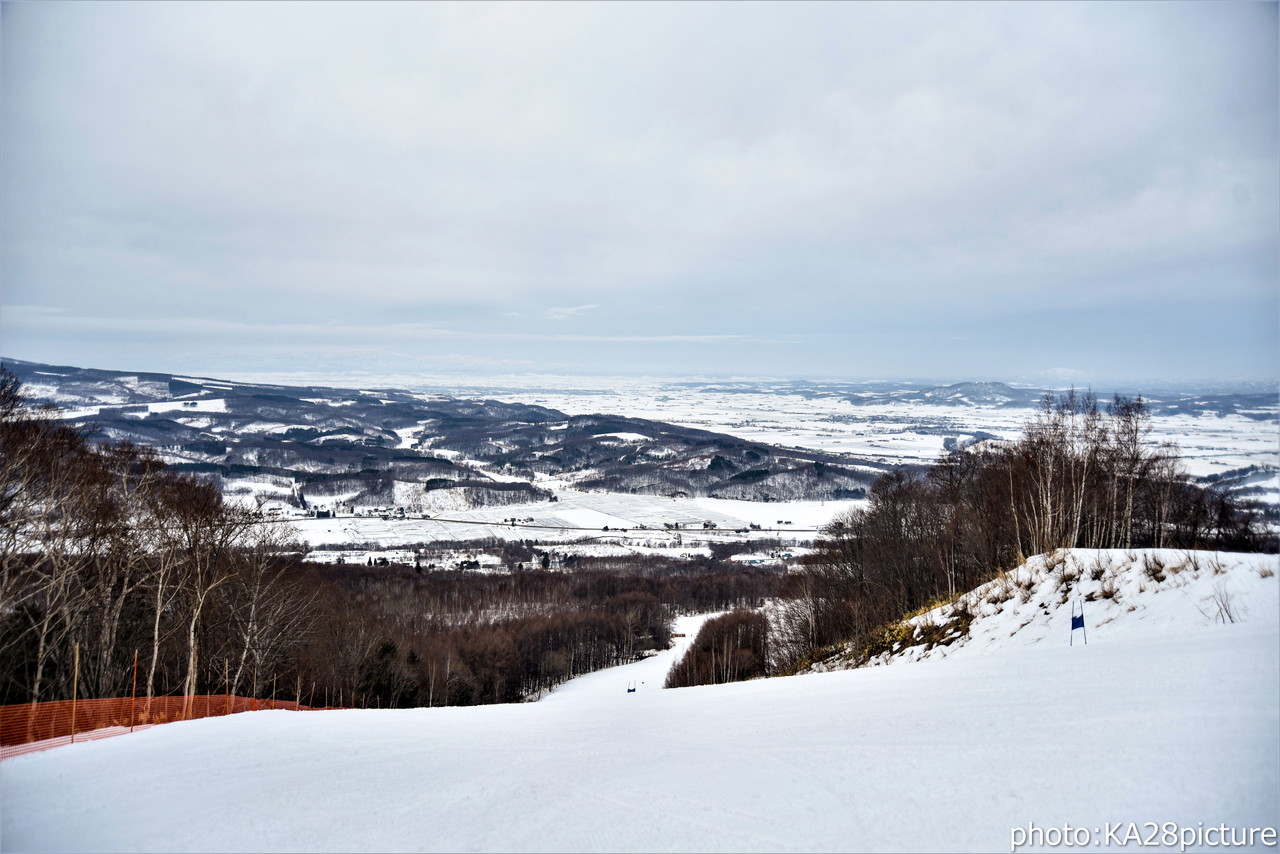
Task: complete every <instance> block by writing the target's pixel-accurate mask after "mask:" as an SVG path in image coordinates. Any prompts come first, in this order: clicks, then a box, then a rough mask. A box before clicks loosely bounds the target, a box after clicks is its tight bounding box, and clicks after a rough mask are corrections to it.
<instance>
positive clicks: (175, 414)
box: [5, 360, 886, 510]
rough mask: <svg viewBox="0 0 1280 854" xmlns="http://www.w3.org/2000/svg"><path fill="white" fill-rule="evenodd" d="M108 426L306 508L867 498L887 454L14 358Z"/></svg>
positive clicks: (401, 396)
mask: <svg viewBox="0 0 1280 854" xmlns="http://www.w3.org/2000/svg"><path fill="white" fill-rule="evenodd" d="M5 365H6V367H8V368H9V369H10V370H11V371H13V372H14V374H15V375H17V377H18V378H19V379H20V380H21V381H22V382H23V384H24V387H25V390H26V391H27V393H28V394H29V395H30V396H31V397H32V398H33V399H34V400H36V401H40V402H48V403H52V404H55V405H57V406H59V407H62V408H63V410H64V412H65V415H64V418H65V419H66V420H69V421H73V422H79V423H85V424H90V423H92V424H93V425H95V427H96V431H97V432H96V433H95V437H96V438H99V439H101V440H112V441H120V440H128V441H131V442H135V443H137V444H140V445H148V446H151V447H153V448H155V449H157V450H158V451H159V452H160V453H161V454H162V455H163V457H164V458H165V460H166V461H167V462H169V463H170V464H171V465H173V466H174V467H176V468H178V469H182V470H188V471H195V472H201V473H204V474H206V475H209V476H212V477H214V478H216V479H218V480H219V481H220V482H221V483H222V485H223V488H224V490H226V491H229V492H232V493H235V492H240V493H253V494H255V495H260V496H263V497H264V498H274V499H279V500H281V501H285V502H287V503H292V504H296V505H299V506H306V505H308V504H321V503H323V504H325V505H326V506H342V505H346V506H371V505H376V506H401V507H406V508H411V509H417V510H433V509H434V510H438V509H457V508H462V507H474V506H481V505H492V504H515V503H521V502H526V501H533V500H548V499H550V498H551V497H552V493H551V492H550V491H548V490H547V489H545V488H544V487H543V486H540V485H539V483H545V482H546V481H547V479H548V478H556V479H559V480H562V481H566V482H570V483H572V484H574V485H576V486H578V487H580V488H583V489H600V490H608V491H613V492H629V493H640V494H652V495H664V496H715V497H722V498H736V499H745V500H751V501H786V500H795V499H814V500H816V499H839V498H850V497H858V496H861V495H863V494H864V492H865V490H866V488H867V486H869V484H870V483H871V481H873V480H874V479H875V477H876V476H877V475H878V474H879V472H880V471H882V470H883V469H884V468H886V466H884V465H883V464H881V463H878V462H873V461H870V460H857V461H851V460H850V459H849V458H847V457H840V456H835V455H828V454H821V453H817V452H809V451H803V450H797V449H784V448H779V447H774V446H770V445H767V444H763V443H759V442H751V441H745V440H742V439H738V438H735V437H733V436H728V435H724V434H719V433H713V432H710V431H706V430H698V429H693V428H689V427H682V426H676V425H672V424H666V423H663V422H659V421H650V420H645V419H639V418H627V417H623V416H616V415H603V414H601V415H576V416H570V415H567V414H565V413H563V412H560V411H558V410H555V409H549V408H546V407H541V406H531V405H525V404H518V403H503V402H499V401H494V400H474V399H459V398H453V397H448V396H445V395H438V394H415V393H410V392H406V391H398V390H393V389H372V390H371V389H349V388H333V387H323V386H284V385H270V384H255V383H241V382H231V381H225V380H217V379H210V378H204V377H191V376H182V375H173V374H165V373H130V372H124V371H109V370H97V369H91V368H76V367H67V366H56V365H43V364H36V363H31V362H23V361H18V360H6V361H5Z"/></svg>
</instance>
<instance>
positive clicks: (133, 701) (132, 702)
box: [129, 649, 138, 732]
mask: <svg viewBox="0 0 1280 854" xmlns="http://www.w3.org/2000/svg"><path fill="white" fill-rule="evenodd" d="M137 711H138V651H137V650H136V649H135V650H134V651H133V694H132V696H131V697H130V698H129V732H133V722H134V719H135V716H136V713H137Z"/></svg>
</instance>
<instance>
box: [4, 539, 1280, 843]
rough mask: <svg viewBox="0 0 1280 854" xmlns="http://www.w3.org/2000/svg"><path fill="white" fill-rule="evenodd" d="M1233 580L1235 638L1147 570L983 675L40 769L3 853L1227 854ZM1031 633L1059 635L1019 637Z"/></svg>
mask: <svg viewBox="0 0 1280 854" xmlns="http://www.w3.org/2000/svg"><path fill="white" fill-rule="evenodd" d="M1217 559H1218V563H1219V564H1220V565H1221V566H1222V570H1221V571H1220V572H1217V571H1215V570H1214V568H1213V567H1212V566H1210V565H1209V563H1208V562H1206V563H1205V567H1207V568H1206V569H1203V570H1202V572H1203V573H1206V574H1205V575H1204V579H1205V583H1206V584H1208V589H1209V590H1210V591H1212V590H1213V587H1214V585H1217V584H1222V585H1224V589H1227V590H1230V591H1233V600H1234V604H1235V605H1237V606H1239V611H1238V613H1239V615H1240V617H1241V620H1242V621H1240V622H1223V621H1221V620H1220V619H1218V618H1217V617H1216V615H1215V612H1214V611H1213V610H1212V608H1211V602H1208V601H1201V599H1200V596H1201V593H1200V592H1199V591H1198V588H1196V587H1195V585H1196V584H1199V583H1200V582H1198V581H1192V582H1188V584H1187V585H1184V586H1176V585H1172V584H1171V585H1166V586H1158V585H1152V586H1146V587H1144V588H1143V589H1139V586H1140V581H1138V580H1137V578H1132V579H1131V578H1130V577H1129V576H1130V575H1131V573H1130V571H1128V570H1125V571H1123V573H1122V574H1123V575H1124V580H1123V582H1122V583H1121V586H1122V587H1123V590H1124V592H1123V594H1122V599H1121V601H1122V602H1123V603H1124V604H1125V605H1126V607H1117V608H1116V609H1113V610H1107V609H1105V608H1103V607H1097V608H1088V606H1086V607H1087V608H1088V610H1086V628H1087V630H1088V632H1089V642H1088V644H1087V645H1086V644H1084V643H1081V642H1080V641H1081V640H1082V638H1081V637H1080V633H1079V632H1077V633H1076V643H1075V644H1074V645H1073V646H1068V629H1069V625H1070V623H1069V611H1068V610H1067V609H1068V608H1069V607H1070V602H1069V601H1068V602H1066V603H1063V602H1059V601H1058V599H1056V598H1055V599H1053V600H1052V601H1046V602H1044V603H1043V605H1042V603H1041V600H1040V599H1038V598H1037V596H1036V595H1033V596H1032V597H1030V598H1029V599H1028V600H1027V601H1026V602H1023V601H1022V599H1021V597H1020V596H1014V597H1011V598H1009V599H1007V600H1004V601H1003V602H1002V604H1003V606H1004V607H1003V609H1001V611H1000V613H998V614H993V615H991V616H989V617H980V618H979V619H978V620H975V622H974V624H973V627H974V630H975V631H976V632H979V633H980V634H981V633H982V632H984V631H985V630H984V629H983V628H982V624H983V622H984V621H985V620H988V619H990V620H994V621H995V622H992V623H991V624H990V625H991V626H992V627H993V628H992V630H991V631H990V632H988V633H987V634H981V637H983V638H986V639H987V640H985V641H984V642H983V643H980V644H979V643H978V641H977V639H975V641H974V643H973V644H970V646H969V648H971V649H972V651H974V652H976V651H978V650H981V652H982V653H983V654H967V655H961V654H955V655H952V656H950V657H948V658H945V659H943V660H929V661H919V662H909V661H901V662H896V663H893V664H892V665H890V666H885V667H873V668H866V669H861V670H852V671H840V672H829V673H819V674H811V675H805V676H796V677H789V678H778V679H764V680H757V681H753V682H746V683H738V684H734V685H725V686H707V687H700V688H685V689H680V690H659V689H658V685H659V683H660V682H661V676H662V675H664V674H665V670H666V668H667V667H668V666H669V664H670V662H671V661H672V660H673V656H674V653H673V652H672V651H668V652H667V653H665V654H663V655H662V656H659V657H655V658H654V659H650V660H646V661H642V662H639V663H637V664H634V665H628V666H626V667H620V668H614V669H612V670H608V671H603V672H600V673H596V674H592V675H590V676H586V677H583V678H582V679H580V680H575V681H574V682H570V683H568V684H566V685H564V686H562V687H561V688H560V689H559V690H557V691H555V692H553V693H552V694H551V695H550V696H548V697H547V698H545V699H544V700H542V701H540V702H537V703H529V704H520V705H507V706H487V707H479V708H449V709H417V710H405V711H371V710H368V711H338V712H314V713H294V712H256V713H250V714H243V715H237V716H233V717H230V718H212V719H206V720H201V721H194V722H189V723H181V724H171V725H166V726H160V727H155V728H153V729H151V730H148V731H146V732H142V733H135V734H133V735H128V736H122V737H119V738H114V739H107V740H103V741H97V742H91V743H85V744H76V745H73V746H68V747H63V748H57V749H54V750H50V751H46V752H44V753H41V754H34V755H28V756H22V757H17V758H14V759H10V760H6V761H5V762H4V763H3V765H2V766H0V795H2V796H3V800H2V803H3V809H4V811H3V816H2V817H0V834H2V835H0V847H3V848H4V849H5V850H32V851H54V850H56V851H123V850H132V851H160V850H164V851H187V850H203V851H312V850H315V851H460V850H468V851H491V850H492V851H615V850H616V851H668V850H669V851H712V850H715V851H817V850H832V851H870V850H886V851H903V850H914V851H945V850H949V851H962V850H975V851H1001V850H1005V851H1007V850H1010V843H1011V841H1015V840H1016V839H1017V829H1021V830H1022V831H1023V832H1024V834H1026V835H1030V836H1031V837H1032V838H1033V839H1034V829H1036V828H1039V829H1040V832H1041V834H1042V835H1043V833H1044V831H1045V829H1047V828H1057V829H1059V832H1061V828H1062V827H1063V825H1064V824H1066V825H1070V827H1071V828H1073V829H1075V828H1082V829H1084V831H1085V837H1084V838H1085V840H1086V842H1085V847H1089V848H1097V849H1098V850H1124V849H1126V848H1129V849H1136V848H1138V847H1139V845H1138V844H1137V843H1136V842H1135V841H1134V840H1133V837H1132V836H1131V835H1130V834H1131V832H1132V833H1137V834H1138V838H1139V839H1143V838H1146V837H1147V836H1148V835H1149V834H1150V833H1151V832H1152V827H1155V828H1156V833H1157V834H1158V833H1160V832H1163V830H1165V829H1166V828H1165V827H1164V826H1163V824H1162V823H1166V822H1168V823H1172V825H1170V826H1169V827H1170V828H1176V829H1178V830H1179V831H1181V829H1182V828H1186V829H1188V830H1190V831H1191V832H1192V833H1193V834H1195V833H1200V834H1201V836H1200V837H1199V838H1200V840H1201V844H1199V845H1196V844H1193V845H1191V846H1189V847H1188V850H1209V846H1206V845H1205V844H1203V842H1204V836H1203V831H1204V829H1205V828H1208V827H1213V828H1218V827H1219V826H1225V827H1226V828H1227V829H1228V832H1230V831H1232V830H1239V829H1248V828H1274V827H1275V825H1276V823H1277V817H1278V816H1280V600H1278V596H1277V590H1278V587H1277V578H1276V575H1275V574H1274V570H1275V568H1276V567H1275V558H1263V559H1258V558H1249V559H1245V560H1236V559H1234V558H1231V557H1230V556H1225V557H1224V556H1218V558H1217ZM1081 563H1082V566H1084V567H1085V568H1086V570H1087V569H1089V568H1091V566H1092V564H1091V562H1090V556H1088V555H1086V556H1084V557H1083V558H1082V560H1081ZM1032 569H1034V568H1031V569H1029V570H1028V572H1030V571H1032ZM1266 570H1271V574H1269V575H1268V574H1266V572H1265V571H1266ZM1136 571H1137V572H1142V571H1143V569H1142V568H1141V567H1140V568H1138V569H1137V570H1136ZM1190 571H1191V570H1190V569H1187V570H1183V572H1190ZM1177 574H1178V573H1174V574H1173V575H1177ZM1085 577H1086V578H1088V575H1087V574H1086V576H1085ZM1131 581H1132V584H1131V583H1130V582H1131ZM1034 589H1035V591H1036V594H1038V593H1040V592H1041V588H1040V587H1035V588H1034ZM1046 592H1047V591H1046ZM1164 597H1170V598H1169V599H1168V600H1166V599H1165V598H1164ZM1129 605H1132V606H1133V607H1132V608H1129V607H1127V606H1129ZM1045 611H1048V613H1047V614H1046V613H1043V612H1045ZM1000 614H1006V615H1007V616H1003V617H1002V616H1000ZM1064 614H1066V620H1067V622H1065V623H1064V622H1062V620H1063V615H1064ZM1028 617H1030V618H1032V620H1033V621H1034V620H1035V619H1037V618H1039V617H1044V618H1048V619H1047V620H1043V621H1042V622H1043V626H1029V627H1028V628H1025V629H1023V631H1021V632H1015V637H1013V638H1010V637H1008V636H1007V635H1005V636H1004V639H1003V640H1000V639H999V635H1000V634H1001V632H1002V631H1003V630H1004V629H1005V628H1009V627H1010V626H1006V625H1004V624H1003V623H1002V622H1001V621H1002V620H1010V621H1012V622H1011V625H1016V623H1017V622H1018V621H1020V620H1022V619H1025V618H1028ZM995 627H999V628H1000V629H1001V631H1000V632H997V631H995ZM1039 628H1043V629H1044V630H1045V631H1044V633H1043V634H1041V635H1039V636H1038V637H1035V638H1034V640H1035V642H1031V640H1032V639H1033V636H1034V633H1035V632H1037V631H1038V630H1039ZM1027 632H1031V633H1032V634H1027ZM1018 636H1021V639H1018ZM632 684H635V686H636V688H637V690H636V692H635V693H627V691H626V688H627V687H628V686H629V685H632ZM1028 830H1030V831H1031V832H1030V833H1027V832H1028ZM1108 831H1110V832H1111V834H1112V835H1108ZM1050 838H1052V837H1050ZM1075 838H1076V839H1077V840H1079V839H1080V838H1081V837H1079V836H1076V837H1075ZM1212 838H1214V837H1212V835H1211V836H1210V839H1212ZM1253 838H1254V844H1253V845H1252V846H1247V847H1249V848H1252V849H1253V850H1268V848H1267V846H1266V845H1264V844H1263V840H1264V837H1262V836H1261V835H1260V834H1259V833H1255V834H1254V836H1253ZM1270 838H1271V839H1272V840H1274V830H1272V836H1271V837H1270ZM1124 840H1128V841H1127V844H1122V842H1123V841H1124ZM1192 841H1193V842H1194V841H1195V839H1194V838H1193V840H1192ZM1095 842H1096V843H1100V844H1097V845H1095V844H1094V843H1095ZM1059 847H1061V846H1059ZM1273 847H1274V846H1272V848H1273ZM1177 848H1178V845H1177V841H1176V839H1175V844H1174V845H1173V846H1171V847H1166V848H1164V849H1163V850H1177Z"/></svg>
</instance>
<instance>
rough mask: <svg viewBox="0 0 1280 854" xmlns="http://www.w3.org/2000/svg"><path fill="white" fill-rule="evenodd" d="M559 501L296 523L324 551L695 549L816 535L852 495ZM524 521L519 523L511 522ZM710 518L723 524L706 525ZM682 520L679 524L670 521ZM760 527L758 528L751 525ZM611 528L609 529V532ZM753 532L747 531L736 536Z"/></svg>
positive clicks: (604, 495)
mask: <svg viewBox="0 0 1280 854" xmlns="http://www.w3.org/2000/svg"><path fill="white" fill-rule="evenodd" d="M555 494H556V497H557V500H556V501H554V502H545V501H540V502H534V503H529V504H514V505H500V506H495V507H482V508H478V509H474V510H455V511H449V512H442V513H438V514H431V515H432V518H430V519H398V518H392V519H382V518H380V517H369V516H339V517H335V518H329V519H299V520H293V521H290V522H289V524H290V525H292V526H293V527H294V528H295V530H296V531H297V533H298V537H299V538H300V539H302V540H303V541H305V542H306V543H308V544H309V545H310V546H312V547H313V548H316V549H320V550H323V549H324V548H325V546H337V545H353V544H364V543H380V544H382V545H383V546H386V547H388V548H395V547H396V546H398V545H403V544H408V543H431V542H435V541H439V540H479V539H488V538H491V537H492V538H496V539H500V540H538V541H540V542H544V543H545V542H570V541H576V540H582V539H586V538H591V539H593V540H595V541H597V542H600V543H603V544H614V545H620V546H623V547H625V548H630V549H632V550H637V549H639V550H641V551H646V550H647V551H653V550H658V551H659V552H669V551H671V550H672V549H674V550H676V551H688V550H689V548H691V547H693V546H695V545H702V546H705V545H706V544H707V543H710V542H727V541H730V540H734V541H736V540H742V539H746V538H769V539H778V538H782V539H795V540H797V541H809V540H812V539H813V538H814V536H815V534H816V533H817V531H818V529H819V528H821V527H822V526H823V525H826V524H827V523H828V522H830V521H831V520H832V519H833V518H834V517H835V516H836V515H837V514H839V513H842V512H846V511H848V510H849V509H851V508H853V507H855V506H857V505H859V504H861V503H862V502H860V501H857V500H850V501H791V502H779V503H768V502H758V501H735V500H731V499H724V498H664V497H661V496H653V495H627V494H624V493H616V492H579V491H577V490H573V489H556V490H555ZM512 519H514V520H517V521H515V522H514V523H513V522H511V521H510V520H512ZM704 524H709V525H715V527H714V528H704V527H703V525H704ZM667 525H672V526H675V525H679V528H678V529H677V528H675V527H671V528H668V527H666V526H667ZM752 525H756V526H758V529H753V528H751V527H750V526H752ZM606 529H607V530H606ZM741 530H746V531H747V532H748V534H747V535H746V536H740V535H737V534H735V532H737V531H741Z"/></svg>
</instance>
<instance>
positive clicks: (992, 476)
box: [775, 392, 1274, 670]
mask: <svg viewBox="0 0 1280 854" xmlns="http://www.w3.org/2000/svg"><path fill="white" fill-rule="evenodd" d="M1150 434H1151V416H1150V412H1149V411H1148V408H1147V406H1146V404H1145V402H1144V401H1143V400H1142V398H1132V399H1131V398H1126V397H1121V396H1117V397H1116V398H1115V399H1114V400H1113V401H1112V403H1111V404H1109V405H1108V406H1106V407H1101V406H1099V404H1098V402H1097V400H1096V399H1095V398H1094V397H1093V396H1092V395H1090V394H1077V393H1075V392H1069V393H1066V394H1061V395H1056V396H1055V395H1052V394H1046V395H1045V396H1044V398H1043V399H1042V401H1041V404H1040V406H1039V408H1038V409H1037V410H1036V411H1035V412H1034V414H1033V415H1032V417H1031V418H1030V419H1029V420H1028V422H1027V423H1026V424H1025V425H1024V432H1023V435H1022V436H1021V438H1019V439H1018V440H1016V441H1011V442H1001V443H995V444H993V443H981V444H980V445H979V446H976V447H971V448H968V449H965V450H958V451H956V452H953V453H951V454H949V455H947V456H944V457H942V458H941V459H939V460H938V461H937V462H936V463H935V464H933V465H932V466H929V467H927V468H925V469H923V470H911V469H907V468H898V469H895V470H893V471H890V472H887V473H885V474H884V475H882V476H880V477H879V478H878V479H877V480H876V482H875V483H874V484H873V485H872V488H871V492H870V494H869V501H868V504H867V505H866V506H865V507H864V508H859V509H855V510H853V511H852V512H849V513H846V514H844V515H842V516H840V517H838V518H836V519H835V520H833V521H832V522H831V523H830V524H829V525H828V526H827V527H826V528H825V529H824V531H823V536H822V538H821V539H820V540H819V541H818V543H817V548H816V549H815V552H814V554H812V555H810V556H809V557H808V558H806V560H805V566H804V569H803V571H802V572H799V573H796V574H793V575H792V576H791V577H790V578H789V579H788V585H787V588H786V590H785V591H784V595H783V598H784V604H783V607H782V608H781V609H780V613H779V619H778V620H777V625H776V626H775V629H776V643H775V652H776V658H777V666H778V667H779V668H780V669H782V670H786V669H787V668H789V667H794V666H795V665H796V664H797V663H801V662H803V661H804V660H806V659H807V658H808V657H809V656H811V655H812V654H814V653H815V652H816V651H817V650H820V649H822V648H824V647H827V646H829V645H831V644H834V643H837V642H840V641H848V640H854V641H858V640H861V639H865V638H867V637H868V636H869V633H870V632H871V631H872V630H873V629H874V628H876V627H878V626H880V625H883V624H885V623H887V622H889V621H892V620H895V619H900V618H901V617H902V616H903V615H904V614H907V613H909V612H911V611H913V610H915V609H918V608H921V607H924V606H926V605H928V604H930V603H931V602H935V601H938V600H941V599H953V598H954V597H955V596H956V595H957V594H958V593H961V592H964V591H966V590H969V589H972V588H973V587H975V586H977V585H978V584H981V583H983V582H985V581H987V580H989V579H990V578H991V577H993V576H994V575H995V574H996V573H997V572H999V571H1001V570H1004V569H1008V568H1011V567H1013V566H1016V565H1018V564H1019V563H1022V562H1023V561H1024V560H1025V559H1026V558H1027V557H1028V556H1030V555H1034V554H1040V553H1044V552H1050V551H1053V550H1055V549H1058V548H1071V547H1079V548H1145V547H1156V548H1161V547H1165V548H1185V549H1202V548H1211V549H1227V550H1236V551H1262V550H1267V549H1271V548H1274V542H1273V540H1272V539H1271V538H1269V537H1268V536H1267V534H1266V532H1265V530H1264V527H1263V525H1261V524H1260V519H1261V515H1260V511H1259V509H1258V508H1257V506H1256V505H1253V504H1250V503H1246V502H1241V501H1238V500H1236V499H1235V498H1233V496H1232V495H1231V493H1230V492H1228V491H1226V490H1223V489H1220V488H1216V487H1214V486H1207V487H1206V486H1200V485H1197V484H1195V483H1193V482H1192V481H1191V480H1190V478H1189V477H1188V476H1187V474H1186V472H1185V471H1184V470H1183V468H1182V465H1181V463H1180V460H1179V457H1178V450H1177V448H1176V446H1173V445H1169V444H1164V445H1156V444H1154V443H1153V442H1152V441H1151V435H1150Z"/></svg>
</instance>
